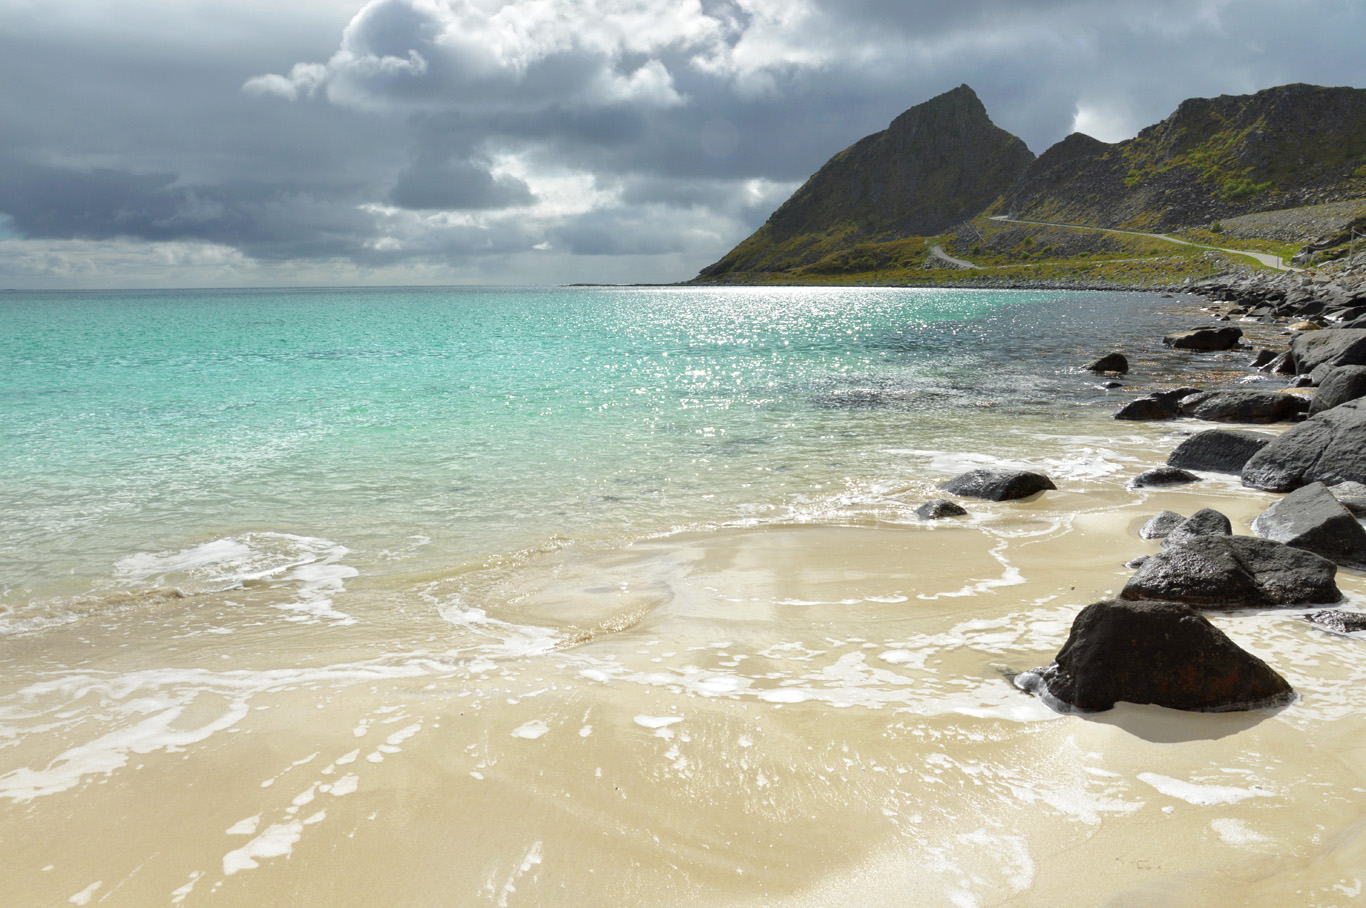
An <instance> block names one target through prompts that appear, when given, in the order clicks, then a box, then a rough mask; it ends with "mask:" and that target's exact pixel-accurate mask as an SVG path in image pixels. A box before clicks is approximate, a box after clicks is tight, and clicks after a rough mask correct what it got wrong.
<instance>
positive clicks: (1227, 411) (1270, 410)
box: [1177, 391, 1309, 423]
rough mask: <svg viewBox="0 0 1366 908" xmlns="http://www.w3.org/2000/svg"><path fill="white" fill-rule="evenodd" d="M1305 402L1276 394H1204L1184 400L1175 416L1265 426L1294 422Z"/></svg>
mask: <svg viewBox="0 0 1366 908" xmlns="http://www.w3.org/2000/svg"><path fill="white" fill-rule="evenodd" d="M1308 408H1309V402H1308V401H1307V400H1305V399H1304V398H1302V397H1299V396H1297V395H1294V394H1282V393H1281V392H1279V391H1205V392H1203V393H1201V394H1192V395H1191V396H1189V397H1184V398H1182V399H1181V402H1180V403H1179V404H1178V405H1177V414H1178V415H1180V416H1188V417H1190V418H1192V419H1205V420H1209V421H1210V422H1239V423H1268V422H1281V421H1283V420H1288V419H1294V418H1296V417H1297V416H1299V415H1300V414H1301V413H1303V412H1304V411H1305V410H1307V409H1308Z"/></svg>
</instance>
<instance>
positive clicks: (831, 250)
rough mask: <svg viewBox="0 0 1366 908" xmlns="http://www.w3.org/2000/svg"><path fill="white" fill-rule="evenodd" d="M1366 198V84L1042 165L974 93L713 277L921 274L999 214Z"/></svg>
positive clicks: (1214, 213)
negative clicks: (957, 240) (938, 246)
mask: <svg viewBox="0 0 1366 908" xmlns="http://www.w3.org/2000/svg"><path fill="white" fill-rule="evenodd" d="M1363 197H1366V90H1362V89H1357V88H1323V87H1320V86H1314V85H1298V84H1296V85H1282V86H1280V87H1277V88H1269V89H1266V90H1265V91H1259V92H1257V93H1256V94H1252V95H1223V96H1220V97H1218V98H1192V99H1190V100H1187V101H1183V102H1182V103H1181V105H1180V106H1179V107H1177V109H1176V111H1175V112H1174V113H1173V114H1172V115H1171V116H1169V117H1167V118H1166V119H1165V120H1163V121H1162V122H1161V123H1158V124H1156V125H1154V126H1149V127H1148V128H1146V129H1144V130H1143V131H1142V132H1140V133H1139V134H1138V135H1137V136H1135V137H1134V138H1132V139H1128V140H1126V141H1123V142H1117V143H1114V144H1110V143H1106V142H1101V141H1100V140H1098V139H1094V138H1092V137H1090V136H1086V135H1082V134H1080V133H1074V134H1073V135H1070V136H1068V137H1067V138H1065V139H1063V140H1062V141H1061V142H1059V143H1057V144H1056V145H1054V146H1053V147H1052V148H1049V149H1048V150H1047V151H1046V152H1044V153H1043V154H1042V155H1040V156H1039V157H1038V158H1037V159H1036V158H1035V157H1034V155H1033V154H1032V153H1031V152H1030V151H1029V149H1028V148H1026V147H1025V145H1024V143H1023V142H1022V141H1020V140H1019V139H1018V138H1016V137H1015V136H1013V135H1011V134H1010V133H1008V132H1006V131H1005V130H1003V129H1000V128H999V127H997V126H995V125H994V124H993V123H992V122H991V120H990V118H988V116H987V112H986V109H985V108H984V107H983V106H982V102H981V101H980V100H979V99H978V98H977V95H976V94H975V93H974V92H973V91H972V89H971V88H969V87H968V86H966V85H960V86H959V87H958V88H955V89H953V90H952V91H949V92H946V93H944V94H942V95H939V96H938V97H936V98H932V99H930V100H929V101H926V102H925V103H923V104H920V105H918V106H916V107H912V108H911V109H910V110H908V111H906V112H905V113H903V114H902V115H901V116H899V117H897V118H896V119H895V120H894V121H892V124H891V125H890V126H888V127H887V129H885V130H883V131H882V132H879V133H875V134H873V135H871V136H868V137H866V138H864V139H861V140H859V141H858V142H856V143H854V144H853V145H851V146H849V147H848V148H846V149H845V150H844V151H841V152H840V153H839V154H837V155H835V156H834V157H833V158H831V159H830V160H829V161H828V162H826V164H825V166H823V167H822V168H821V169H820V170H818V171H817V172H816V174H815V175H814V176H812V177H811V178H810V179H809V180H807V181H806V183H805V184H804V185H803V186H802V187H801V188H800V189H798V190H797V191H796V192H795V193H794V194H793V195H792V197H791V198H790V199H788V200H787V201H786V202H785V203H783V205H782V206H781V207H780V208H779V209H778V210H777V211H775V212H774V213H773V214H772V215H771V216H770V217H769V219H768V221H767V223H765V224H764V225H763V226H762V227H760V228H759V229H758V230H757V231H755V232H754V234H753V235H751V236H750V237H749V238H748V239H746V240H745V241H744V242H742V243H740V245H738V246H736V247H735V248H734V249H732V250H731V251H730V252H729V253H727V254H726V256H725V257H724V258H722V259H721V260H720V261H718V262H716V263H715V264H713V265H710V266H708V267H706V268H704V269H702V271H701V273H700V274H699V275H698V278H697V280H698V281H701V282H715V281H729V280H751V281H752V280H758V281H763V280H765V279H767V278H766V276H773V277H776V276H780V275H781V276H786V277H791V276H798V277H803V276H816V275H838V274H849V275H854V274H864V275H867V274H872V273H876V272H878V271H883V272H887V271H891V270H894V269H899V268H900V269H904V268H908V267H910V268H914V267H918V266H919V265H920V264H922V263H923V262H924V260H925V257H926V254H927V253H928V252H929V251H930V249H929V248H928V247H927V245H926V244H925V242H923V239H924V238H926V237H931V236H935V235H941V234H944V233H945V232H947V231H950V230H952V229H954V228H957V227H962V226H965V225H966V224H967V223H968V222H969V221H971V220H972V219H973V218H975V217H978V216H980V215H984V214H986V215H1000V214H1004V215H1011V216H1013V217H1015V218H1018V219H1021V220H1033V221H1048V222H1053V223H1059V224H1079V225H1085V226H1093V227H1122V228H1128V229H1139V230H1146V231H1172V230H1179V229H1182V228H1189V227H1207V226H1209V225H1211V224H1212V223H1213V222H1215V221H1219V220H1221V219H1227V218H1233V217H1237V216H1240V215H1246V214H1252V213H1255V212H1262V211H1270V210H1274V209H1283V208H1295V207H1300V206H1305V205H1313V204H1317V203H1321V202H1333V201H1339V200H1343V199H1360V198H1363ZM968 229H969V230H972V229H971V228H968ZM972 232H973V233H975V234H976V235H978V236H980V232H978V231H972ZM1045 251H1046V250H1045Z"/></svg>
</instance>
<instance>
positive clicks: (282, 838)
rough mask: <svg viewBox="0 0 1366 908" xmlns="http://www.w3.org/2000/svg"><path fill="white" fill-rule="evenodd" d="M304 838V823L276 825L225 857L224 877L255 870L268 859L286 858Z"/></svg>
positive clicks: (295, 821) (293, 822)
mask: <svg viewBox="0 0 1366 908" xmlns="http://www.w3.org/2000/svg"><path fill="white" fill-rule="evenodd" d="M303 836H304V821H303V820H294V821H292V822H289V823H276V824H274V825H272V826H269V827H267V829H266V831H265V832H263V833H261V834H260V835H258V836H257V837H256V838H254V839H252V840H251V841H250V842H248V843H247V844H245V845H243V846H242V847H241V848H238V849H235V850H233V851H229V852H228V853H227V854H225V855H223V875H224V876H232V875H233V874H234V873H237V872H238V871H241V870H254V869H256V868H257V867H260V866H261V863H260V862H261V861H262V860H265V859H266V858H279V857H284V856H285V855H287V854H289V853H290V852H291V851H293V850H294V846H295V845H296V844H298V842H299V840H300V839H301V838H303Z"/></svg>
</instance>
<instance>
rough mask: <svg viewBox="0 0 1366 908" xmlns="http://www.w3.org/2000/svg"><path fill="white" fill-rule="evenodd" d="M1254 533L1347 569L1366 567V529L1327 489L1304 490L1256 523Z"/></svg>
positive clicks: (1320, 486) (1312, 487)
mask: <svg viewBox="0 0 1366 908" xmlns="http://www.w3.org/2000/svg"><path fill="white" fill-rule="evenodd" d="M1252 532H1254V533H1256V534H1257V535H1258V536H1261V537H1262V538H1263V539H1274V540H1276V541H1277V542H1284V543H1285V544H1286V545H1291V546H1294V547H1295V548H1297V549H1304V550H1305V551H1308V552H1313V553H1314V554H1316V555H1322V556H1323V557H1324V558H1327V559H1328V560H1329V561H1333V562H1336V563H1337V564H1341V565H1344V566H1346V567H1366V529H1364V528H1363V527H1362V526H1361V524H1360V523H1358V522H1357V519H1356V518H1355V517H1353V516H1352V514H1351V512H1350V511H1348V510H1347V509H1346V508H1345V507H1343V506H1342V505H1341V504H1340V503H1339V502H1338V500H1337V499H1336V498H1334V497H1333V495H1332V493H1331V492H1329V491H1328V488H1327V486H1325V485H1324V484H1323V483H1321V482H1311V483H1309V485H1306V486H1300V487H1299V488H1298V489H1296V490H1295V491H1293V492H1291V493H1290V494H1289V495H1287V496H1285V497H1284V498H1282V499H1281V500H1280V501H1278V502H1276V503H1275V504H1273V505H1272V506H1271V507H1269V508H1267V509H1266V510H1265V511H1263V512H1262V514H1261V516H1260V517H1258V518H1257V519H1256V520H1254V521H1252Z"/></svg>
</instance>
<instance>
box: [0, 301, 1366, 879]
mask: <svg viewBox="0 0 1366 908" xmlns="http://www.w3.org/2000/svg"><path fill="white" fill-rule="evenodd" d="M1193 318H1194V304H1193V303H1192V302H1191V301H1190V300H1189V299H1184V298H1178V297H1173V296H1170V295H1164V294H1161V293H1139V292H1133V293H1100V292H1080V291H1077V292H1063V291H980V290H949V289H899V288H773V287H770V288H749V287H745V288H725V289H718V288H693V287H648V288H645V287H610V288H608V287H591V288H589V287H575V288H570V287H555V288H501V287H499V288H469V287H460V288H426V287H423V288H384V289H376V288H350V289H337V288H323V289H285V290H280V289H261V290H217V291H215V290H208V291H174V290H167V291H118V292H96V291H82V292H79V293H60V292H41V293H6V294H5V295H4V296H2V297H0V408H2V409H0V412H2V413H3V436H4V443H3V445H0V538H4V539H5V540H6V543H5V545H4V547H3V550H0V668H2V669H3V671H0V838H3V839H4V841H5V842H6V843H7V845H6V847H7V848H8V849H9V850H10V852H11V863H10V866H11V872H9V873H7V874H6V875H5V879H4V881H3V882H0V900H3V901H4V902H5V903H6V904H16V905H19V904H25V905H27V904H31V905H39V904H66V903H68V902H70V903H75V904H87V903H89V904H106V903H107V904H111V905H138V906H142V905H148V904H171V905H177V906H179V905H185V906H193V905H213V906H235V905H242V906H247V905H261V904H274V903H278V902H279V901H281V900H282V899H290V900H293V901H297V902H299V903H301V904H322V903H326V904H329V905H336V906H343V905H356V906H362V905H378V904H390V905H427V904H452V905H454V904H459V905H467V904H469V905H473V904H493V905H502V906H507V905H547V904H566V905H597V904H639V905H681V904H685V903H692V902H697V901H701V902H703V903H706V904H711V903H726V904H732V903H733V904H754V905H759V904H762V905H766V906H767V905H792V906H798V905H801V906H812V905H821V906H826V905H845V904H869V905H881V904H902V903H904V902H905V899H906V898H907V897H908V896H907V894H908V893H913V894H914V900H915V901H916V903H917V904H925V905H986V904H1002V905H1005V904H1012V905H1013V904H1019V905H1026V904H1038V903H1040V902H1042V901H1045V900H1069V899H1070V900H1071V901H1076V902H1081V903H1089V900H1090V896H1096V898H1097V899H1099V898H1101V897H1102V896H1103V894H1104V893H1107V892H1113V891H1131V890H1140V889H1142V890H1143V891H1148V892H1151V893H1153V894H1154V898H1155V899H1157V902H1155V903H1167V904H1171V903H1175V902H1173V901H1171V900H1170V899H1169V900H1167V901H1166V902H1163V901H1162V900H1161V898H1159V896H1161V894H1162V893H1167V894H1168V895H1170V894H1171V892H1179V894H1180V901H1181V903H1183V904H1209V905H1214V904H1222V903H1224V902H1223V901H1221V900H1226V899H1227V888H1226V887H1227V882H1228V880H1229V879H1237V878H1242V877H1244V876H1246V875H1248V874H1257V873H1264V872H1270V873H1271V874H1272V876H1273V877H1274V879H1273V880H1272V882H1270V883H1268V884H1267V885H1265V886H1264V887H1263V888H1262V889H1261V890H1260V892H1262V893H1264V894H1265V895H1266V897H1267V898H1268V899H1272V900H1274V899H1276V898H1279V897H1281V896H1283V895H1286V894H1287V893H1288V892H1289V891H1290V890H1292V889H1296V888H1297V887H1301V886H1303V885H1304V884H1305V880H1306V878H1308V879H1309V880H1310V881H1312V882H1316V883H1321V884H1322V885H1321V886H1319V888H1318V889H1316V890H1315V892H1316V895H1315V899H1317V901H1314V902H1313V903H1314V904H1339V903H1346V902H1347V900H1348V898H1349V896H1350V893H1347V894H1344V893H1337V892H1336V890H1334V889H1333V887H1332V884H1331V881H1336V880H1337V878H1338V877H1337V876H1336V875H1335V874H1334V872H1333V870H1332V868H1333V867H1335V866H1339V865H1340V866H1344V867H1345V866H1348V865H1351V864H1352V862H1353V861H1354V860H1355V859H1356V858H1358V857H1360V845H1359V844H1357V843H1356V842H1355V840H1353V839H1351V838H1350V837H1349V836H1348V835H1347V832H1348V830H1349V829H1350V828H1352V827H1353V824H1355V823H1357V822H1358V818H1359V816H1360V807H1361V797H1362V796H1361V793H1360V789H1359V787H1358V786H1357V784H1356V780H1357V771H1356V770H1355V769H1354V768H1352V766H1350V765H1349V764H1350V762H1351V761H1350V760H1347V759H1345V758H1344V756H1343V755H1344V754H1350V753H1351V752H1353V748H1357V747H1359V742H1360V741H1361V740H1362V738H1361V735H1360V732H1361V727H1360V718H1359V711H1358V710H1357V709H1356V706H1355V703H1356V702H1357V699H1358V698H1359V697H1358V694H1357V693H1356V691H1357V690H1358V689H1359V688H1360V683H1361V681H1362V680H1366V677H1364V676H1363V669H1362V668H1361V666H1360V660H1359V659H1357V658H1356V655H1355V650H1354V649H1353V648H1354V647H1356V646H1357V645H1359V641H1355V640H1351V639H1349V638H1341V639H1340V640H1339V638H1331V637H1328V636H1327V635H1324V634H1322V633H1321V632H1320V631H1317V630H1315V629H1313V628H1312V626H1310V625H1309V624H1308V623H1307V622H1303V621H1294V620H1291V619H1290V618H1287V617H1286V615H1285V614H1284V613H1252V614H1245V615H1240V616H1238V617H1237V619H1236V621H1235V620H1229V619H1227V618H1225V617H1217V618H1216V621H1217V622H1218V623H1219V624H1220V626H1221V627H1223V628H1224V629H1225V630H1226V631H1227V632H1228V633H1229V634H1230V635H1231V636H1233V637H1234V638H1235V639H1236V640H1237V641H1238V642H1239V643H1240V644H1241V645H1244V646H1246V647H1247V648H1248V649H1249V650H1251V651H1253V652H1255V653H1257V654H1258V655H1260V656H1261V657H1262V658H1265V659H1267V660H1268V661H1269V662H1271V663H1273V664H1274V665H1276V666H1277V667H1278V668H1279V669H1280V670H1281V671H1283V672H1285V673H1286V675H1287V677H1289V678H1291V680H1292V682H1293V684H1294V686H1295V688H1296V690H1298V691H1299V692H1300V693H1301V696H1302V699H1301V701H1300V702H1299V703H1297V704H1296V705H1294V706H1293V707H1291V708H1289V709H1286V710H1284V711H1280V712H1276V713H1256V714H1220V715H1199V714H1189V713H1176V712H1173V711H1168V710H1158V709H1155V708H1151V707H1132V706H1130V705H1127V704H1121V705H1120V706H1119V707H1117V708H1116V709H1115V710H1113V711H1111V712H1110V713H1107V714H1104V717H1097V718H1092V719H1083V718H1080V717H1077V716H1063V715H1059V714H1057V713H1055V712H1053V711H1052V710H1050V709H1049V708H1048V707H1047V706H1045V705H1044V704H1043V703H1042V702H1040V701H1039V700H1038V699H1036V698H1033V697H1031V696H1028V695H1026V694H1024V693H1022V692H1021V691H1019V690H1016V689H1015V688H1014V687H1013V686H1012V684H1011V683H1010V680H1009V679H1010V678H1011V677H1012V676H1013V674H1014V673H1016V672H1019V671H1023V670H1026V669H1030V668H1034V667H1037V666H1039V665H1043V664H1046V663H1047V662H1048V661H1049V660H1051V658H1052V656H1053V654H1054V653H1056V651H1057V649H1058V647H1059V646H1060V645H1061V644H1062V642H1063V641H1064V640H1065V639H1066V636H1067V631H1068V627H1069V625H1070V623H1071V620H1072V618H1073V617H1074V616H1075V614H1076V612H1077V611H1078V610H1079V609H1080V608H1081V607H1083V606H1085V605H1086V604H1088V603H1090V602H1093V601H1097V600H1100V599H1103V598H1106V597H1107V596H1110V595H1113V594H1114V593H1115V592H1116V591H1117V590H1118V588H1119V587H1120V586H1122V585H1123V583H1124V581H1125V579H1126V577H1127V576H1128V571H1126V569H1125V567H1124V564H1125V562H1126V561H1128V560H1129V559H1130V558H1132V557H1134V556H1135V555H1138V554H1143V553H1146V552H1148V551H1150V550H1152V549H1153V548H1154V546H1155V545H1156V543H1149V542H1147V541H1144V540H1141V539H1140V538H1139V537H1138V535H1137V527H1138V526H1141V524H1142V523H1143V521H1145V520H1146V519H1147V518H1148V517H1150V516H1151V515H1152V514H1154V513H1156V512H1157V511H1158V510H1161V509H1164V508H1171V509H1174V510H1178V511H1180V512H1182V513H1190V512H1192V511H1193V510H1195V509H1197V508H1198V507H1203V506H1207V505H1208V506H1215V507H1218V508H1219V509H1220V510H1222V511H1224V512H1225V513H1227V514H1228V515H1229V516H1230V517H1231V518H1232V519H1233V520H1234V522H1235V526H1237V527H1240V528H1241V530H1240V531H1241V532H1246V529H1245V527H1246V523H1247V521H1249V520H1250V519H1251V518H1252V517H1253V516H1255V515H1256V514H1257V513H1259V512H1260V510H1261V509H1262V508H1263V507H1264V506H1265V504H1266V503H1267V502H1269V501H1270V500H1272V498H1271V496H1269V495H1267V494H1265V493H1257V492H1249V491H1248V490H1245V489H1241V488H1240V487H1239V486H1238V485H1237V480H1236V477H1224V478H1222V479H1221V478H1219V477H1218V476H1214V475H1209V476H1205V477H1204V478H1203V481H1202V482H1200V483H1197V484H1195V485H1193V486H1188V487H1181V488H1177V489H1159V490H1151V489H1148V490H1144V489H1139V490H1135V489H1131V488H1129V487H1128V484H1127V483H1128V481H1129V480H1130V479H1131V478H1132V477H1133V476H1134V475H1136V474H1137V473H1138V472H1140V471H1141V470H1143V469H1146V468H1148V467H1151V466H1154V465H1156V464H1157V463H1160V462H1161V461H1162V459H1163V458H1164V457H1165V453H1166V452H1167V451H1169V450H1170V449H1171V447H1173V446H1174V444H1175V443H1176V441H1177V440H1179V439H1180V438H1181V437H1184V435H1185V434H1188V433H1189V432H1190V431H1191V427H1190V426H1189V425H1185V424H1183V425H1177V424H1164V423H1116V422H1115V421H1114V420H1113V419H1112V418H1111V417H1112V414H1113V412H1114V411H1115V409H1116V408H1117V407H1118V406H1119V404H1120V403H1121V402H1123V401H1125V400H1127V399H1129V398H1130V397H1132V396H1133V395H1134V394H1135V393H1136V392H1139V391H1143V390H1153V389H1157V388H1163V387H1173V386H1175V385H1177V384H1180V383H1185V382H1190V381H1197V382H1198V381H1206V382H1209V383H1214V382H1228V381H1241V380H1248V381H1254V382H1255V381H1260V380H1262V379H1258V378H1257V377H1256V376H1254V375H1253V374H1252V373H1251V372H1250V370H1248V369H1247V368H1246V367H1245V365H1244V363H1243V362H1242V359H1243V357H1242V356H1241V354H1237V353H1228V354H1214V355H1197V354H1189V353H1183V352H1179V351H1171V350H1169V349H1167V348H1164V347H1163V346H1162V344H1161V342H1160V338H1161V336H1162V334H1163V333H1165V332H1167V331H1169V330H1170V328H1171V327H1172V326H1173V323H1174V322H1176V323H1179V322H1181V321H1182V320H1187V321H1189V320H1191V319H1193ZM1110 350H1119V351H1122V352H1124V353H1126V355H1127V356H1128V357H1129V360H1130V363H1131V365H1132V368H1133V372H1132V374H1131V375H1130V376H1127V377H1126V378H1125V387H1124V388H1122V389H1116V388H1107V387H1106V386H1105V384H1106V382H1105V379H1103V378H1101V377H1098V376H1095V375H1092V374H1090V373H1087V372H1085V371H1084V369H1083V366H1084V365H1085V364H1086V363H1087V362H1089V361H1090V360H1092V359H1094V358H1095V357H1097V356H1099V355H1100V354H1102V353H1105V352H1107V351H1110ZM981 466H1020V467H1028V468H1031V469H1037V470H1041V471H1043V472H1046V473H1047V474H1048V475H1049V476H1050V477H1052V479H1053V480H1054V481H1055V482H1056V483H1057V485H1058V491H1056V492H1049V493H1047V494H1046V495H1043V496H1039V497H1037V498H1033V499H1030V500H1028V501H1025V502H1017V503H990V502H966V504H967V507H968V510H969V514H968V516H967V517H965V518H961V519H955V520H948V521H936V522H931V521H924V520H920V519H918V518H917V517H916V516H915V509H916V508H917V507H918V506H919V505H921V504H922V503H923V502H925V501H926V500H928V499H930V498H933V497H936V496H938V495H940V494H942V493H941V492H940V491H939V486H940V485H941V484H942V483H943V482H944V481H946V480H947V479H949V478H951V477H952V476H954V475H955V474H957V473H960V472H962V471H964V470H967V469H972V468H975V467H981ZM1339 579H1340V582H1342V584H1343V587H1344V590H1346V591H1347V594H1348V597H1349V600H1351V601H1353V602H1357V603H1360V602H1363V601H1366V599H1363V595H1366V586H1363V584H1362V582H1361V579H1360V578H1359V577H1356V576H1355V575H1352V576H1345V577H1340V578H1339ZM1335 841H1341V842H1342V843H1343V844H1341V846H1340V847H1338V846H1335V845H1333V844H1332V843H1333V842H1335ZM1116 855H1123V856H1127V857H1125V858H1123V859H1121V860H1117V859H1116V857H1115V856H1116ZM1306 861H1308V862H1315V861H1317V862H1320V866H1322V867H1323V868H1326V869H1323V870H1322V871H1321V872H1319V871H1314V872H1311V873H1310V874H1308V877H1306V875H1305V874H1304V873H1303V872H1301V871H1299V870H1296V868H1297V867H1299V866H1301V865H1302V864H1303V863H1304V862H1306ZM1097 862H1102V863H1097ZM1112 865H1113V867H1112ZM1078 866H1104V867H1105V868H1106V873H1104V874H1094V875H1090V876H1093V877H1095V878H1089V877H1088V878H1087V879H1081V878H1079V877H1078V874H1077V872H1076V869H1075V868H1076V867H1078ZM1268 866H1270V868H1271V869H1270V871H1267V867H1268ZM1143 887H1149V888H1147V889H1144V888H1143ZM1339 896H1340V897H1339ZM1287 897H1288V896H1287ZM1173 898H1175V897H1173ZM1263 903H1264V904H1273V903H1274V901H1265V902H1259V903H1258V904H1263Z"/></svg>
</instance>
